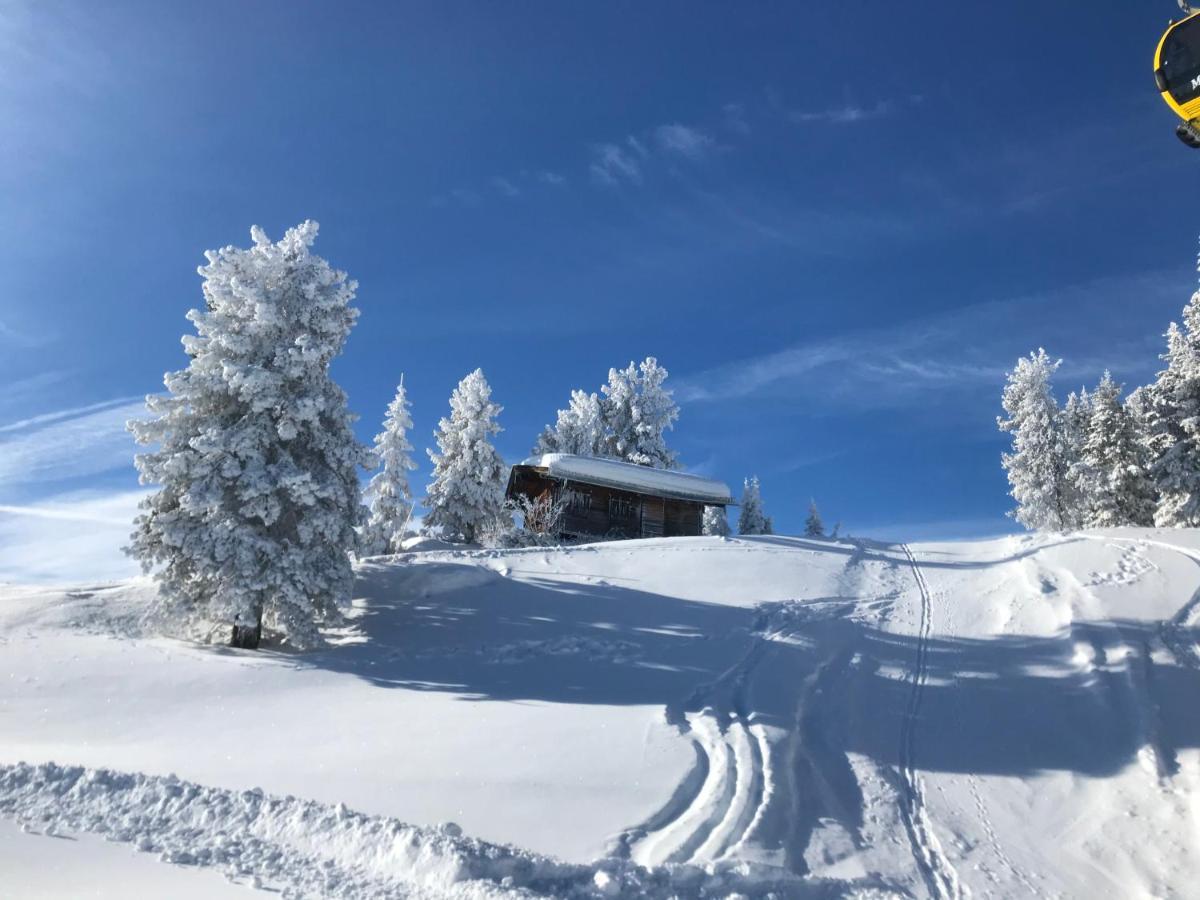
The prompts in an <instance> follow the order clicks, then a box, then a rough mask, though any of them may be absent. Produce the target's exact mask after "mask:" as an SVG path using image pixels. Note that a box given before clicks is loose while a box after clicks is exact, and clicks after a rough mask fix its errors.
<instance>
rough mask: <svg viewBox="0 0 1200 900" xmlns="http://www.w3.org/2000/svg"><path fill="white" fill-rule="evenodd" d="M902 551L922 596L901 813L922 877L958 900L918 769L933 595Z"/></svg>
mask: <svg viewBox="0 0 1200 900" xmlns="http://www.w3.org/2000/svg"><path fill="white" fill-rule="evenodd" d="M900 549H901V550H902V551H903V552H904V556H905V558H906V559H907V560H908V564H909V565H910V566H911V567H912V573H913V578H914V579H915V580H916V582H917V590H918V591H919V592H920V597H921V613H920V623H919V625H918V629H917V649H916V663H915V664H914V667H913V676H912V687H911V689H910V691H909V695H908V706H907V707H906V708H905V710H904V718H903V719H902V720H901V729H900V752H899V759H900V780H901V788H902V791H901V795H902V803H901V806H900V812H901V815H902V816H903V818H904V828H905V830H906V831H907V832H908V839H909V841H910V842H911V843H912V849H913V858H914V859H915V860H916V862H917V867H918V868H919V869H920V870H921V875H922V876H923V877H924V879H925V883H926V885H927V886H928V887H929V890H930V893H931V894H933V896H934V897H939V898H942V897H944V898H958V897H962V896H964V895H965V894H966V893H967V892H966V891H965V889H964V888H963V886H962V884H961V883H960V881H959V878H958V873H957V872H956V871H955V870H954V866H952V865H951V864H950V860H949V859H947V858H946V855H945V853H943V852H942V847H941V844H940V843H939V842H938V839H937V835H935V834H934V832H933V823H932V822H931V821H930V819H929V813H928V811H927V809H926V805H925V788H924V785H923V784H922V783H921V776H920V773H919V772H918V770H917V751H916V747H917V743H916V732H917V725H918V721H919V717H920V714H921V700H922V697H923V695H924V693H925V684H926V681H927V679H928V677H929V670H928V664H929V660H928V657H929V635H930V633H931V631H932V629H933V600H932V598H931V597H930V595H929V586H928V585H927V584H926V583H925V575H924V573H923V572H922V571H921V567H920V566H919V565H918V564H917V559H916V557H915V556H914V555H913V552H912V550H911V549H910V548H909V546H908V544H901V545H900Z"/></svg>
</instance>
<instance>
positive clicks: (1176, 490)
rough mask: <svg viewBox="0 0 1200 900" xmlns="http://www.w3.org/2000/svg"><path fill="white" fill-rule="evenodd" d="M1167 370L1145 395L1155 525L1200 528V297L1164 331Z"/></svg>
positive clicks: (1189, 302) (1195, 297)
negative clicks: (1180, 320) (1155, 502)
mask: <svg viewBox="0 0 1200 900" xmlns="http://www.w3.org/2000/svg"><path fill="white" fill-rule="evenodd" d="M1163 360H1164V361H1165V362H1166V364H1167V366H1166V368H1165V369H1163V370H1162V371H1161V372H1159V373H1158V377H1157V379H1156V380H1155V382H1154V384H1153V385H1151V387H1150V389H1149V403H1148V405H1147V406H1148V409H1147V410H1146V413H1147V415H1146V418H1147V420H1148V427H1149V431H1150V433H1149V435H1148V437H1147V443H1148V445H1149V447H1150V448H1151V450H1152V452H1153V453H1154V456H1155V458H1154V461H1153V462H1152V463H1151V466H1150V474H1151V477H1152V478H1153V480H1154V483H1155V487H1156V488H1157V490H1158V494H1159V499H1158V508H1157V510H1156V512H1155V515H1154V524H1155V525H1158V526H1160V527H1185V528H1192V527H1195V526H1197V525H1200V291H1197V292H1196V293H1194V294H1192V298H1191V300H1190V301H1188V304H1187V306H1185V307H1184V310H1183V328H1180V327H1179V326H1178V325H1176V324H1175V323H1174V322H1172V323H1171V327H1170V328H1169V329H1168V330H1167V352H1166V354H1165V355H1164V356H1163Z"/></svg>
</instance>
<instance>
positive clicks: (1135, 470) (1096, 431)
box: [996, 291, 1200, 531]
mask: <svg viewBox="0 0 1200 900" xmlns="http://www.w3.org/2000/svg"><path fill="white" fill-rule="evenodd" d="M1165 337H1166V344H1167V346H1166V351H1165V352H1164V353H1163V354H1162V356H1161V357H1160V359H1162V361H1163V363H1164V367H1163V369H1162V370H1161V371H1159V373H1158V374H1157V376H1156V377H1155V379H1154V381H1153V382H1151V383H1150V384H1146V385H1142V386H1140V387H1138V388H1136V389H1135V390H1133V391H1131V392H1130V393H1129V394H1128V396H1126V397H1125V398H1124V400H1122V393H1123V386H1122V385H1120V384H1118V383H1117V382H1116V381H1115V380H1114V379H1113V377H1112V375H1111V374H1110V373H1109V372H1107V371H1106V372H1105V373H1104V375H1103V377H1101V379H1100V382H1099V383H1098V384H1097V385H1096V386H1095V388H1094V389H1093V390H1092V391H1090V392H1089V391H1088V390H1087V389H1086V388H1083V389H1080V390H1079V391H1077V392H1072V393H1071V394H1070V395H1069V396H1068V397H1067V400H1066V402H1065V404H1063V406H1062V407H1061V408H1060V406H1059V404H1058V402H1057V400H1056V399H1055V396H1054V390H1053V378H1054V374H1055V372H1056V371H1057V370H1058V368H1059V366H1060V365H1061V363H1062V360H1055V359H1053V358H1052V357H1051V356H1050V355H1048V354H1047V353H1046V351H1045V350H1044V349H1039V350H1038V351H1037V352H1036V353H1031V354H1029V356H1028V357H1026V358H1024V359H1021V360H1018V362H1017V364H1016V366H1015V367H1014V368H1013V370H1012V371H1011V372H1010V373H1009V374H1008V379H1007V383H1006V385H1005V388H1004V394H1003V397H1002V400H1001V403H1002V406H1003V408H1004V412H1005V415H1004V416H1001V417H999V418H997V420H996V422H997V425H998V426H999V428H1000V430H1001V431H1003V432H1005V433H1008V434H1010V435H1012V449H1011V451H1010V452H1008V453H1005V454H1003V456H1002V458H1001V462H1002V465H1003V467H1004V470H1005V472H1006V474H1007V476H1008V483H1009V488H1010V490H1009V493H1010V496H1012V498H1013V499H1014V500H1015V501H1016V508H1015V509H1013V510H1012V511H1011V512H1010V513H1009V515H1011V516H1012V517H1013V518H1015V519H1016V520H1017V521H1018V522H1019V523H1021V524H1022V525H1024V526H1025V527H1026V528H1029V529H1032V530H1038V531H1069V530H1072V529H1077V528H1105V527H1113V526H1121V525H1133V526H1151V525H1152V526H1157V527H1160V528H1190V527H1195V526H1197V525H1200V291H1197V292H1196V293H1194V294H1192V297H1191V299H1190V300H1189V301H1188V303H1187V305H1186V306H1185V307H1184V309H1183V326H1182V327H1180V326H1179V325H1177V324H1176V323H1174V322H1172V323H1171V325H1170V327H1169V328H1168V329H1167V333H1166V336H1165Z"/></svg>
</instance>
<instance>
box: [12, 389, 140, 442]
mask: <svg viewBox="0 0 1200 900" xmlns="http://www.w3.org/2000/svg"><path fill="white" fill-rule="evenodd" d="M143 399H144V398H142V397H118V398H117V399H115V400H104V401H102V402H100V403H91V404H89V405H87V406H76V407H72V408H71V409H60V410H57V411H55V412H48V413H41V414H40V415H36V416H30V417H29V418H28V419H18V420H17V421H16V422H10V423H9V424H7V425H0V434H3V433H4V432H6V431H24V430H26V429H28V428H32V427H34V426H37V425H46V424H49V423H50V422H57V421H59V420H60V419H72V418H75V417H76V416H81V415H84V414H85V413H91V412H98V411H100V410H104V409H112V408H113V407H114V406H128V405H129V404H131V403H140V402H141V401H142V400H143Z"/></svg>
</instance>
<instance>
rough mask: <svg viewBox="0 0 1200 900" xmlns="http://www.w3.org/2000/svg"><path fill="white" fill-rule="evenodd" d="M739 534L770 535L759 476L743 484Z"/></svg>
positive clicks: (739, 513)
mask: <svg viewBox="0 0 1200 900" xmlns="http://www.w3.org/2000/svg"><path fill="white" fill-rule="evenodd" d="M738 534H770V532H769V531H767V519H766V516H764V515H763V502H762V490H761V488H760V487H759V484H758V476H757V475H753V476H751V477H750V478H747V479H746V480H745V481H743V482H742V504H741V509H740V510H739V511H738Z"/></svg>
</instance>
